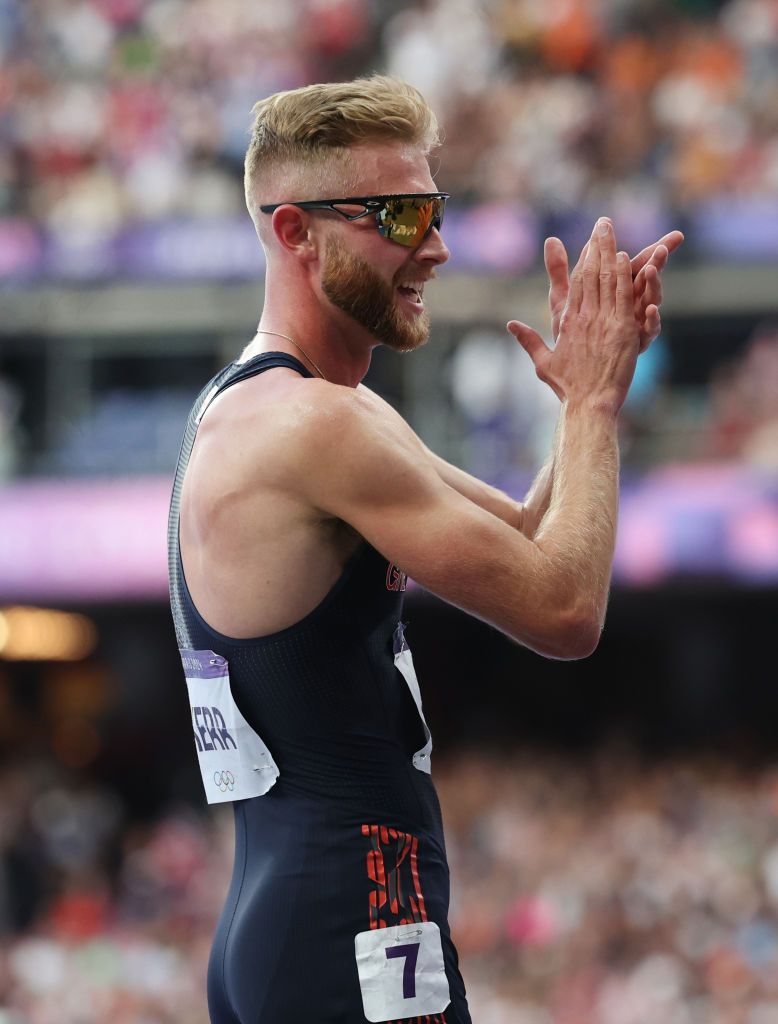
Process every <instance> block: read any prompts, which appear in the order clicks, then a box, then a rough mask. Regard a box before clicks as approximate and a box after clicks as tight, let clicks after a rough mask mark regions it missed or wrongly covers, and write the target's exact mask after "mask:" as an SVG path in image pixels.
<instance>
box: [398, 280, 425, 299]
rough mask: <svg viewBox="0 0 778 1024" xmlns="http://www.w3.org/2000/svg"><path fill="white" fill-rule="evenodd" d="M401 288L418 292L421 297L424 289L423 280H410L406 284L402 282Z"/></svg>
mask: <svg viewBox="0 0 778 1024" xmlns="http://www.w3.org/2000/svg"><path fill="white" fill-rule="evenodd" d="M400 288H409V289H410V290H411V291H412V292H416V295H417V296H418V298H419V299H421V295H422V292H423V291H424V282H423V281H413V282H411V281H408V282H407V283H406V284H401V285H400Z"/></svg>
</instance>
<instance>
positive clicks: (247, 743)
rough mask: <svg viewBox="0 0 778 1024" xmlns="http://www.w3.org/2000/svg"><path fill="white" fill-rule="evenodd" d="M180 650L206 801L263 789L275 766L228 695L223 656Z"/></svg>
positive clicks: (247, 795) (273, 775)
mask: <svg viewBox="0 0 778 1024" xmlns="http://www.w3.org/2000/svg"><path fill="white" fill-rule="evenodd" d="M180 654H181V661H182V662H183V665H184V675H185V676H186V686H187V689H188V691H189V705H190V710H191V714H192V728H193V730H194V741H195V748H196V749H197V760H198V761H199V764H200V774H201V775H202V777H203V785H204V786H205V796H206V799H207V800H208V803H209V804H219V803H226V802H228V801H230V800H246V799H248V798H250V797H254V796H262V794H263V793H267V791H268V790H269V789H270V787H271V786H272V785H273V784H274V783H275V781H276V779H277V778H278V775H279V772H278V766H277V765H276V763H275V761H274V760H273V758H272V756H271V754H270V751H269V750H268V749H267V747H266V746H265V744H264V743H263V742H262V740H261V739H260V738H259V736H258V735H257V734H256V733H255V732H254V730H253V729H252V728H251V726H250V725H249V724H248V722H247V721H246V719H245V718H244V717H243V715H242V714H241V713H240V711H239V710H238V707H237V705H236V704H235V701H234V700H233V699H232V691H231V690H230V674H229V666H228V664H227V659H226V658H222V657H221V655H219V654H214V652H213V651H190V650H181V651H180Z"/></svg>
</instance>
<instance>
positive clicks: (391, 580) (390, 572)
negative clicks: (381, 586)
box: [386, 562, 408, 591]
mask: <svg viewBox="0 0 778 1024" xmlns="http://www.w3.org/2000/svg"><path fill="white" fill-rule="evenodd" d="M407 585H408V574H407V573H405V572H403V571H402V569H399V568H398V567H397V566H396V565H395V564H394V562H390V563H389V565H388V567H387V570H386V589H387V590H395V591H396V590H405V588H406V586H407Z"/></svg>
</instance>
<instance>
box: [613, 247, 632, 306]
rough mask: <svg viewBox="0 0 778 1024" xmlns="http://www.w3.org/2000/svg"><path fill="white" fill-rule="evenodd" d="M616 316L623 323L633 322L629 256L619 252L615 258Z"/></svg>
mask: <svg viewBox="0 0 778 1024" xmlns="http://www.w3.org/2000/svg"><path fill="white" fill-rule="evenodd" d="M616 314H617V315H618V317H619V318H620V319H622V320H624V321H625V322H628V321H631V320H634V316H635V314H634V310H633V298H632V268H631V266H630V262H629V256H628V255H627V254H626V253H625V252H620V253H618V255H617V256H616Z"/></svg>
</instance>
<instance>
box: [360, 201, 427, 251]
mask: <svg viewBox="0 0 778 1024" xmlns="http://www.w3.org/2000/svg"><path fill="white" fill-rule="evenodd" d="M443 206H444V200H443V199H412V198H406V197H403V196H400V197H398V198H397V199H388V200H387V201H386V203H385V204H384V206H382V207H381V209H380V210H379V211H378V213H377V214H376V221H377V223H378V230H379V231H380V233H381V234H382V235H383V236H384V238H388V239H389V240H390V241H392V242H397V243H398V244H399V245H405V246H408V248H413V247H415V246H417V245H420V244H421V242H422V241H423V240H424V238H425V237H426V235H427V232H428V231H429V229H430V226H431V225H432V224H433V222H434V223H435V224H436V225H437V226H440V222H441V221H442V219H443Z"/></svg>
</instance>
